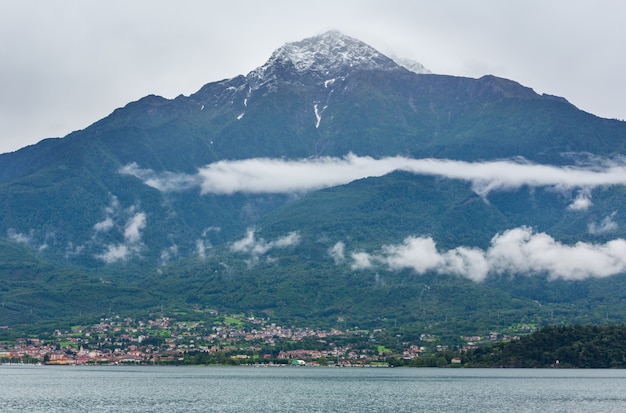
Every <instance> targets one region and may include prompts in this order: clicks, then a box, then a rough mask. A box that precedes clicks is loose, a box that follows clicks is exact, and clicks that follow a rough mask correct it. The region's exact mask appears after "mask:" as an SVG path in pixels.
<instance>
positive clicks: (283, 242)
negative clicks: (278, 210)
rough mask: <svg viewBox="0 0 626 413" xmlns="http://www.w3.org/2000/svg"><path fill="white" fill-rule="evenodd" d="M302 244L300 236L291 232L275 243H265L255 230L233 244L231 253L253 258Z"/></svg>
mask: <svg viewBox="0 0 626 413" xmlns="http://www.w3.org/2000/svg"><path fill="white" fill-rule="evenodd" d="M299 243H300V235H299V234H298V233H297V232H290V233H289V234H288V235H286V236H284V237H281V238H278V239H276V240H274V241H269V242H268V241H265V240H264V239H263V238H259V239H257V238H256V236H255V230H254V229H248V231H247V232H246V236H245V237H244V238H242V239H240V240H239V241H235V242H233V243H232V244H231V247H230V249H231V251H233V252H242V253H246V254H250V255H252V256H253V257H258V256H260V255H264V254H266V253H267V252H268V251H270V250H271V249H274V248H288V247H291V246H295V245H298V244H299Z"/></svg>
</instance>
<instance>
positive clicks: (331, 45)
mask: <svg viewBox="0 0 626 413" xmlns="http://www.w3.org/2000/svg"><path fill="white" fill-rule="evenodd" d="M351 68H359V69H366V70H399V69H400V66H399V65H398V64H397V63H396V62H395V61H393V60H392V59H390V58H388V57H387V56H385V55H383V54H382V53H380V52H378V51H377V50H376V49H374V48H373V47H371V46H369V45H367V44H365V43H363V42H361V41H360V40H357V39H354V38H352V37H349V36H346V35H344V34H343V33H341V32H339V31H336V30H331V31H329V32H326V33H324V34H321V35H319V36H314V37H309V38H306V39H304V40H301V41H299V42H293V43H287V44H285V45H284V46H282V47H280V48H278V49H277V50H276V51H274V53H272V56H271V57H270V58H269V60H268V61H267V63H265V64H264V65H263V66H261V67H259V68H257V69H255V70H253V71H252V72H250V73H249V74H248V76H247V78H248V80H249V81H250V84H251V87H252V89H257V88H258V87H260V86H261V85H263V84H267V83H270V82H272V80H274V79H276V78H278V73H277V72H278V71H280V70H281V69H291V70H295V72H296V73H297V74H303V73H309V74H312V75H314V76H315V77H316V78H318V79H317V80H322V81H325V80H328V79H331V78H336V77H344V76H346V75H347V74H348V71H349V69H351Z"/></svg>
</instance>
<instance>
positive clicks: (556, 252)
mask: <svg viewBox="0 0 626 413" xmlns="http://www.w3.org/2000/svg"><path fill="white" fill-rule="evenodd" d="M351 257H352V260H353V263H352V268H353V269H368V268H373V267H374V266H376V265H382V266H383V267H386V268H388V269H390V270H401V269H411V270H413V271H415V272H416V273H418V274H423V273H425V272H429V271H435V272H438V273H442V274H454V275H460V276H464V277H467V278H469V279H472V280H474V281H483V280H484V279H485V278H486V277H487V276H488V275H489V274H525V275H532V274H546V275H547V276H548V277H549V278H551V279H557V278H558V279H565V280H582V279H585V278H592V277H598V278H600V277H608V276H611V275H617V274H621V273H624V272H626V241H625V240H623V239H616V240H613V241H609V242H607V243H605V244H593V243H585V242H578V243H576V244H574V245H565V244H562V243H561V242H559V241H556V240H555V239H554V238H552V237H551V236H549V235H547V234H545V233H536V232H534V231H533V230H532V229H530V228H527V227H520V228H514V229H511V230H508V231H505V232H504V233H502V234H497V235H496V236H495V237H493V239H492V240H491V246H490V247H489V248H488V249H487V250H486V251H485V250H481V249H478V248H467V247H458V248H455V249H452V250H449V251H444V252H440V251H438V250H437V248H436V244H435V242H434V241H433V240H432V238H430V237H408V238H406V239H405V240H404V242H403V243H402V244H396V245H385V246H383V247H382V248H381V251H380V252H378V253H375V254H368V253H365V252H358V253H353V254H352V255H351Z"/></svg>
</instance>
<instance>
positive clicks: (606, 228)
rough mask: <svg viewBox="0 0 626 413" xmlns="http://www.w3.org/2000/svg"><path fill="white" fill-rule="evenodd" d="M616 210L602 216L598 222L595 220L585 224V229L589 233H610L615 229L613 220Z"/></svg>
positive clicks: (615, 224) (615, 225)
mask: <svg viewBox="0 0 626 413" xmlns="http://www.w3.org/2000/svg"><path fill="white" fill-rule="evenodd" d="M615 214H616V212H613V213H612V214H611V215H609V216H607V217H604V218H603V219H602V221H600V223H599V224H596V223H595V222H591V223H589V225H588V226H587V231H588V232H589V233H590V234H591V235H604V234H608V233H611V232H613V231H615V230H616V229H617V222H615V221H613V218H614V217H615Z"/></svg>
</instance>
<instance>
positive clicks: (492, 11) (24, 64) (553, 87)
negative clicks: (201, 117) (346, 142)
mask: <svg viewBox="0 0 626 413" xmlns="http://www.w3.org/2000/svg"><path fill="white" fill-rule="evenodd" d="M624 18H626V2H623V1H621V0H593V1H592V0H578V1H571V0H569V1H565V0H526V1H513V0H512V1H502V0H473V1H465V0H458V1H452V0H439V1H437V2H435V1H432V0H426V1H424V0H406V1H402V0H370V1H367V0H360V1H359V0H345V1H342V0H333V1H329V0H316V1H311V2H309V1H307V2H297V1H293V0H291V1H282V0H276V1H271V0H266V1H258V0H257V1H254V0H250V1H248V0H243V1H236V0H230V1H200V0H176V1H163V0H123V1H122V0H107V1H103V0H93V1H84V0H40V1H36V0H0V39H1V40H0V41H1V44H0V153H4V152H9V151H13V150H17V149H19V148H21V147H23V146H26V145H30V144H33V143H36V142H38V141H39V140H41V139H44V138H46V137H58V136H65V135H66V134H68V133H70V132H72V131H74V130H78V129H83V128H85V127H87V126H89V125H90V124H91V123H93V122H95V121H97V120H98V119H101V118H103V117H105V116H107V115H108V114H110V113H111V112H112V111H113V110H114V109H115V108H117V107H120V106H124V105H125V104H126V103H128V102H130V101H133V100H137V99H139V98H141V97H143V96H145V95H148V94H151V93H153V94H158V95H161V96H164V97H167V98H173V97H176V96H177V95H179V94H184V95H189V94H190V93H193V92H195V91H197V90H198V89H200V87H202V85H204V84H206V83H209V82H213V81H217V80H221V79H224V78H230V77H233V76H236V75H238V74H246V73H248V72H249V71H250V70H252V69H254V68H255V67H257V66H260V65H262V64H263V63H264V62H265V61H266V60H267V59H268V58H269V56H270V54H271V53H272V51H273V50H275V49H276V48H278V47H280V46H281V45H282V44H284V43H286V42H290V41H297V40H301V39H302V38H305V37H309V36H313V35H316V34H319V33H322V32H324V31H326V30H329V29H338V30H340V31H342V32H344V33H345V34H347V35H349V36H352V37H356V38H358V39H360V40H363V41H364V42H366V43H368V44H370V45H371V46H373V47H375V48H376V49H378V50H379V51H381V52H383V53H385V54H395V55H398V56H401V57H407V58H410V59H413V60H416V61H419V62H420V63H422V64H424V65H425V66H426V67H427V68H428V69H430V70H431V71H433V72H434V73H440V74H451V75H458V76H469V77H480V76H482V75H485V74H494V75H497V76H502V77H506V78H509V79H512V80H515V81H518V82H520V83H522V84H523V85H525V86H529V87H532V88H533V89H535V91H537V92H538V93H549V94H553V95H559V96H563V97H565V98H567V99H568V100H569V101H570V102H572V103H573V104H575V105H576V106H577V107H579V108H580V109H583V110H585V111H587V112H591V113H594V114H596V115H598V116H602V117H608V118H618V119H624V118H626V104H625V103H624V96H626V82H624V74H625V73H626V50H625V49H626V48H625V47H624V42H625V40H624V39H626V25H625V24H624V23H623V21H624Z"/></svg>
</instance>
